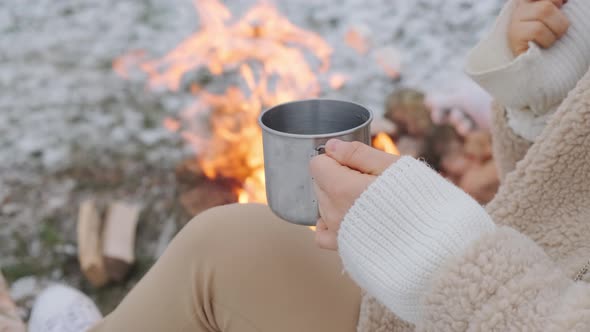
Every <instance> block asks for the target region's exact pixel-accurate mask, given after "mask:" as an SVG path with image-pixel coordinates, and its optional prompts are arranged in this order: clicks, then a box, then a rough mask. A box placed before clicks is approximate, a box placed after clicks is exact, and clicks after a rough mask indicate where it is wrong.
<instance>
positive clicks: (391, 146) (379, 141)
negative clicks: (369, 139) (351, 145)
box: [373, 133, 400, 156]
mask: <svg viewBox="0 0 590 332" xmlns="http://www.w3.org/2000/svg"><path fill="white" fill-rule="evenodd" d="M373 147H374V148H375V149H379V150H381V151H384V152H387V153H391V154H395V155H398V156H399V155H400V153H399V150H398V149H397V146H396V145H395V143H393V140H392V139H391V137H389V135H387V134H386V133H379V134H377V136H375V138H374V139H373Z"/></svg>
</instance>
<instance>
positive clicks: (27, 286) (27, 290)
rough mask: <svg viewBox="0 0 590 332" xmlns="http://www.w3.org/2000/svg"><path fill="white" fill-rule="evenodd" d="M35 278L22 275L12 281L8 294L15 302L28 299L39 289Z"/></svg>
mask: <svg viewBox="0 0 590 332" xmlns="http://www.w3.org/2000/svg"><path fill="white" fill-rule="evenodd" d="M38 288H39V285H38V283H37V279H36V278H35V277H33V276H28V277H22V278H20V279H17V280H16V281H15V282H13V283H12V286H11V287H10V296H12V298H13V299H14V301H15V302H20V301H24V300H28V299H31V298H33V297H34V296H35V295H37V292H38V291H39V289H38Z"/></svg>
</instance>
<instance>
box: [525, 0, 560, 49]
mask: <svg viewBox="0 0 590 332" xmlns="http://www.w3.org/2000/svg"><path fill="white" fill-rule="evenodd" d="M561 5H562V3H561V0H553V2H552V1H549V0H543V1H535V2H533V3H531V4H530V5H529V7H528V8H527V10H526V11H522V17H521V20H522V21H524V22H535V21H537V22H541V23H543V24H544V25H545V28H546V29H549V30H550V31H551V32H552V33H553V35H555V37H556V38H555V39H554V42H555V40H557V39H559V38H561V37H562V36H563V35H565V33H566V32H567V30H568V29H569V26H570V21H569V19H568V18H567V16H566V15H565V14H564V13H563V11H561V10H560V9H559V8H560V7H561ZM533 29H534V30H533V31H532V32H535V33H536V34H535V35H536V36H540V37H545V38H543V40H544V41H547V38H546V36H545V35H546V33H545V32H544V31H543V30H544V29H543V27H541V26H535V27H533ZM549 46H551V45H549Z"/></svg>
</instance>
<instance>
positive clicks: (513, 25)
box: [508, 0, 584, 56]
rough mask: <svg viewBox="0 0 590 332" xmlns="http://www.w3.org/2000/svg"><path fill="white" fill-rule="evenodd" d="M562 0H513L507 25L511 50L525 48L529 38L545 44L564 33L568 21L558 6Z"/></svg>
mask: <svg viewBox="0 0 590 332" xmlns="http://www.w3.org/2000/svg"><path fill="white" fill-rule="evenodd" d="M578 1H579V0H578ZM582 1H584V0H582ZM566 3H567V0H516V5H515V8H514V11H513V12H512V17H511V19H510V24H509V26H508V44H509V46H510V50H511V51H512V54H514V56H519V55H520V54H522V53H524V52H526V51H527V50H528V49H529V42H531V41H533V42H535V43H537V45H539V46H540V47H543V48H549V47H551V46H552V45H553V44H555V42H556V41H557V40H559V39H560V38H561V37H562V36H563V35H565V33H566V32H567V30H568V28H569V26H570V21H569V19H568V18H567V17H566V16H565V14H564V13H563V12H562V11H561V10H560V9H561V7H562V6H563V5H564V4H566Z"/></svg>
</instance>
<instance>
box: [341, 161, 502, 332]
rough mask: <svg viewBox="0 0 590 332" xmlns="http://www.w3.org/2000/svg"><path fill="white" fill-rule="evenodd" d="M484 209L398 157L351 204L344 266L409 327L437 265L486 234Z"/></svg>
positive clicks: (431, 173) (426, 169)
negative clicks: (408, 324)
mask: <svg viewBox="0 0 590 332" xmlns="http://www.w3.org/2000/svg"><path fill="white" fill-rule="evenodd" d="M495 228H496V227H495V225H494V223H493V222H492V221H491V219H490V217H489V216H488V215H487V214H486V212H485V210H484V209H483V208H482V207H481V206H480V205H479V204H478V203H477V202H475V201H474V200H473V199H472V198H471V197H469V196H468V195H467V194H465V193H464V192H463V191H461V190H460V189H458V188H457V187H455V186H454V185H452V184H451V183H450V182H447V181H446V180H445V179H443V178H442V177H441V176H439V175H438V174H437V173H436V172H435V171H434V170H432V169H430V168H429V167H428V166H426V164H424V163H422V162H420V161H417V160H415V159H413V158H411V157H403V158H401V159H400V160H398V161H397V162H396V163H395V164H393V165H392V166H391V167H390V168H389V169H387V170H386V171H385V172H384V173H383V174H382V175H381V176H380V177H379V178H378V179H377V180H376V181H375V182H374V183H373V184H372V185H371V186H370V187H369V188H368V189H367V191H365V192H364V193H363V195H361V197H360V198H359V199H358V200H357V201H356V202H355V204H354V205H353V207H352V208H351V209H350V211H349V212H348V213H347V215H346V217H345V219H344V221H343V223H342V225H341V228H340V231H339V235H338V247H339V251H340V255H341V257H342V260H343V263H344V266H345V269H346V270H347V271H348V273H349V274H350V275H351V277H352V278H353V279H354V280H355V281H357V283H359V284H360V285H361V287H363V288H364V289H365V290H366V291H367V292H368V293H369V294H371V295H372V296H374V297H376V298H377V299H378V300H380V301H381V302H382V303H383V304H385V305H386V306H387V307H388V308H389V309H390V310H392V311H393V312H394V313H395V314H397V315H398V316H399V317H400V318H402V319H404V320H406V321H409V322H412V323H416V322H419V321H420V320H421V318H422V316H423V308H422V306H421V304H420V299H421V298H422V297H423V296H424V295H425V294H426V292H427V288H428V286H429V284H430V281H431V279H432V277H433V276H434V274H435V273H436V271H437V270H438V269H439V268H440V266H441V265H442V264H444V263H445V262H446V261H448V260H449V259H450V258H451V257H454V256H456V255H459V254H461V253H462V252H463V251H464V250H465V248H466V247H467V246H469V244H470V243H471V242H473V241H474V240H476V239H478V238H479V237H481V235H482V234H485V233H489V232H493V231H494V229H495Z"/></svg>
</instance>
